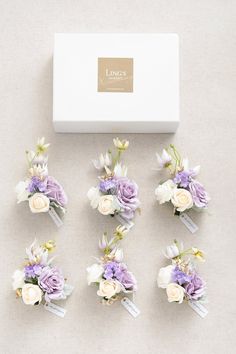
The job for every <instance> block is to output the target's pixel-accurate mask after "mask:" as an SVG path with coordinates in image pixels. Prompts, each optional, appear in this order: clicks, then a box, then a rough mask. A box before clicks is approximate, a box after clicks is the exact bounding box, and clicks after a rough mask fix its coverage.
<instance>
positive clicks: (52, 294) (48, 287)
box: [38, 266, 65, 302]
mask: <svg viewBox="0 0 236 354" xmlns="http://www.w3.org/2000/svg"><path fill="white" fill-rule="evenodd" d="M38 284H39V286H40V288H41V289H42V290H43V291H44V292H45V301H46V302H50V301H51V300H59V299H61V298H63V289H64V286H65V280H64V278H63V275H62V273H61V271H60V270H59V269H58V268H57V267H49V266H47V267H45V268H43V270H42V272H41V274H40V276H39V279H38Z"/></svg>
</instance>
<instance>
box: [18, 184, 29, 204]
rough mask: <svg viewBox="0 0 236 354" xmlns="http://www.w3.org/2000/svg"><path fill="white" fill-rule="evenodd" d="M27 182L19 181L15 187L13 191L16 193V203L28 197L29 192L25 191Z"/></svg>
mask: <svg viewBox="0 0 236 354" xmlns="http://www.w3.org/2000/svg"><path fill="white" fill-rule="evenodd" d="M28 185H29V182H28V181H20V182H19V183H18V184H17V185H16V188H15V192H16V194H17V196H16V197H17V203H21V202H24V201H25V200H27V199H28V195H29V192H28V191H27V188H28Z"/></svg>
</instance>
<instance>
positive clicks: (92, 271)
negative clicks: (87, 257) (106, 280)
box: [87, 263, 104, 285]
mask: <svg viewBox="0 0 236 354" xmlns="http://www.w3.org/2000/svg"><path fill="white" fill-rule="evenodd" d="M87 273H88V274H87V281H88V285H90V284H91V283H97V282H100V281H101V280H102V274H103V273H104V268H103V267H102V266H101V265H100V264H97V263H94V264H93V265H91V267H88V268H87Z"/></svg>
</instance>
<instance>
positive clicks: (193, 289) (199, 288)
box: [184, 273, 206, 300]
mask: <svg viewBox="0 0 236 354" xmlns="http://www.w3.org/2000/svg"><path fill="white" fill-rule="evenodd" d="M205 285H206V284H205V282H204V281H203V280H202V278H200V276H199V275H198V274H196V273H195V274H194V275H192V277H191V280H190V282H189V283H186V284H185V285H184V289H185V291H186V294H187V297H188V298H189V299H190V300H199V299H200V298H201V297H202V296H203V295H204V293H205Z"/></svg>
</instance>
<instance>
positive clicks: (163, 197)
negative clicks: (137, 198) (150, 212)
mask: <svg viewBox="0 0 236 354" xmlns="http://www.w3.org/2000/svg"><path fill="white" fill-rule="evenodd" d="M175 189H176V184H175V183H174V182H173V181H172V180H171V179H168V181H166V182H164V183H162V184H160V185H159V186H158V187H157V188H156V190H155V194H156V197H157V200H158V201H159V203H160V204H163V203H165V202H169V201H170V200H171V198H172V196H173V194H174V190H175Z"/></svg>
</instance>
